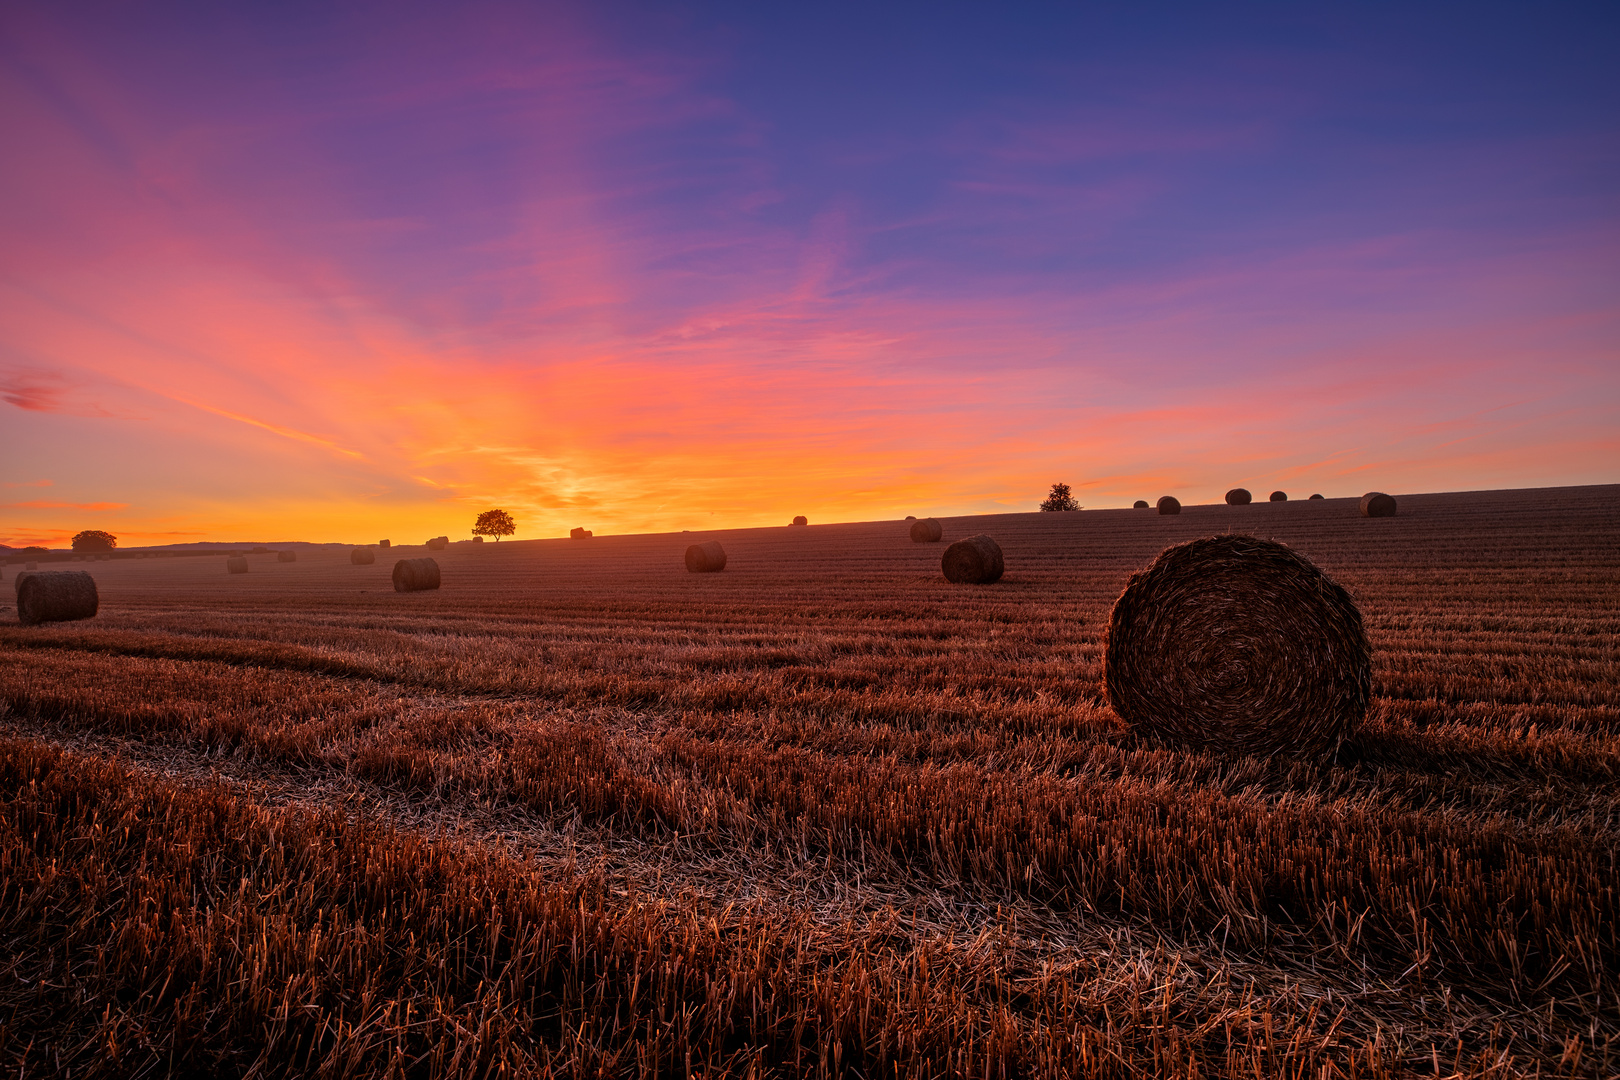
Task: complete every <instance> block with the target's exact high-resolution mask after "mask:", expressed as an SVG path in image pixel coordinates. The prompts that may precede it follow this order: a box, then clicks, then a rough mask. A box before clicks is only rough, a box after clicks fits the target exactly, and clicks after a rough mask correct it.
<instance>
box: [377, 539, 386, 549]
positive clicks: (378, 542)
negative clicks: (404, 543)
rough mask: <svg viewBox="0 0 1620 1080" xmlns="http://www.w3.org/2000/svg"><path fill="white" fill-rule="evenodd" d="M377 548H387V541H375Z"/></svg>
mask: <svg viewBox="0 0 1620 1080" xmlns="http://www.w3.org/2000/svg"><path fill="white" fill-rule="evenodd" d="M377 546H378V547H380V548H385V547H387V546H388V541H387V540H379V541H377Z"/></svg>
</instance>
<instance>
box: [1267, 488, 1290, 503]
mask: <svg viewBox="0 0 1620 1080" xmlns="http://www.w3.org/2000/svg"><path fill="white" fill-rule="evenodd" d="M1271 501H1272V502H1287V501H1288V492H1286V491H1273V492H1272V493H1271Z"/></svg>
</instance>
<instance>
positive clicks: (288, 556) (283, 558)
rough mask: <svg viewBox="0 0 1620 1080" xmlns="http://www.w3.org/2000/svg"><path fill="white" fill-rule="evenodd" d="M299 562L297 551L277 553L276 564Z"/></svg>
mask: <svg viewBox="0 0 1620 1080" xmlns="http://www.w3.org/2000/svg"><path fill="white" fill-rule="evenodd" d="M297 561H298V552H296V551H278V552H276V562H297Z"/></svg>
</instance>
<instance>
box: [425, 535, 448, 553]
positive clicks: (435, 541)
mask: <svg viewBox="0 0 1620 1080" xmlns="http://www.w3.org/2000/svg"><path fill="white" fill-rule="evenodd" d="M449 545H450V538H449V537H447V536H432V537H429V538H428V542H427V549H428V550H429V551H443V550H444V549H445V548H446V547H448V546H449Z"/></svg>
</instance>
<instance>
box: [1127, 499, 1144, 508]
mask: <svg viewBox="0 0 1620 1080" xmlns="http://www.w3.org/2000/svg"><path fill="white" fill-rule="evenodd" d="M1147 508H1148V501H1147V500H1146V499H1137V500H1136V501H1135V502H1133V503H1131V509H1132V510H1146V509H1147Z"/></svg>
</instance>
